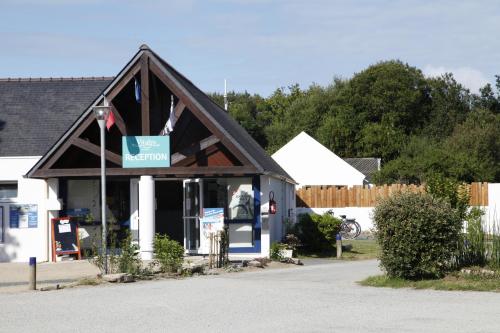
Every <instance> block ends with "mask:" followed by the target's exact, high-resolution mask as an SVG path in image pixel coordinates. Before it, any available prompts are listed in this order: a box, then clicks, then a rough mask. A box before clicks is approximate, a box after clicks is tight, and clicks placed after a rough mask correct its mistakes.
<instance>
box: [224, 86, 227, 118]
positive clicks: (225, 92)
mask: <svg viewBox="0 0 500 333" xmlns="http://www.w3.org/2000/svg"><path fill="white" fill-rule="evenodd" d="M224 110H226V111H227V82H226V79H224Z"/></svg>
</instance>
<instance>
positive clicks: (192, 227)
mask: <svg viewBox="0 0 500 333" xmlns="http://www.w3.org/2000/svg"><path fill="white" fill-rule="evenodd" d="M183 186H184V212H183V218H184V248H185V249H186V252H189V253H198V248H199V247H200V216H201V211H202V207H203V181H202V180H201V179H185V180H184V183H183Z"/></svg>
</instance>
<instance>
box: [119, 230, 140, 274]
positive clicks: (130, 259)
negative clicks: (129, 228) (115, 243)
mask: <svg viewBox="0 0 500 333" xmlns="http://www.w3.org/2000/svg"><path fill="white" fill-rule="evenodd" d="M120 248H121V254H120V256H119V257H118V272H120V273H129V274H133V275H139V274H140V273H141V266H142V261H141V259H140V258H139V246H138V245H137V244H133V243H132V235H131V234H130V232H127V234H126V237H125V238H124V239H123V241H122V242H121V244H120Z"/></svg>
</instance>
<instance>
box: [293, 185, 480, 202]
mask: <svg viewBox="0 0 500 333" xmlns="http://www.w3.org/2000/svg"><path fill="white" fill-rule="evenodd" d="M467 186H468V187H469V193H470V204H471V205H472V206H488V183H472V184H470V185H467ZM401 191H411V192H424V191H425V187H424V186H417V185H402V184H393V185H382V186H372V187H367V186H366V187H363V186H353V187H351V188H347V187H337V186H306V187H303V188H301V189H298V190H297V207H315V208H335V207H374V206H375V205H376V203H377V200H378V199H380V198H387V197H389V196H391V195H392V194H394V193H397V192H401Z"/></svg>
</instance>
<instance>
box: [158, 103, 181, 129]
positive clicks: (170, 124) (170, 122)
mask: <svg viewBox="0 0 500 333" xmlns="http://www.w3.org/2000/svg"><path fill="white" fill-rule="evenodd" d="M176 121H177V119H176V118H175V112H174V96H173V95H170V116H169V117H168V120H167V123H166V124H165V127H164V128H163V130H162V131H161V132H162V133H161V135H169V134H170V133H172V132H173V130H174V126H175V123H176Z"/></svg>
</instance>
